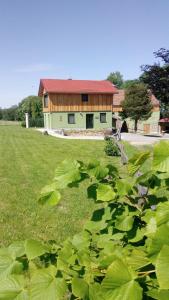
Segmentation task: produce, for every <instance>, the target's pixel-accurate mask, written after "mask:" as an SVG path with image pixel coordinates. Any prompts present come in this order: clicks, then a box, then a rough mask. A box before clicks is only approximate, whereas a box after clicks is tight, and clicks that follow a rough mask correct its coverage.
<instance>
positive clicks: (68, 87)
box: [39, 79, 117, 130]
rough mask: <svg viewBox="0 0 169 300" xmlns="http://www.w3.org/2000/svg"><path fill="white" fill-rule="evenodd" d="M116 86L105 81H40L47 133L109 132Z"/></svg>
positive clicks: (40, 94)
mask: <svg viewBox="0 0 169 300" xmlns="http://www.w3.org/2000/svg"><path fill="white" fill-rule="evenodd" d="M115 93H117V89H116V88H115V86H114V85H113V84H112V83H110V82H109V81H107V80H102V81H95V80H71V79H68V80H62V79H42V80H40V86H39V96H40V97H42V100H43V113H44V124H45V128H47V129H67V130H70V129H73V130H84V129H95V130H104V129H112V103H113V97H114V94H115Z"/></svg>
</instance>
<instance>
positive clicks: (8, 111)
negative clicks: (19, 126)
mask: <svg viewBox="0 0 169 300" xmlns="http://www.w3.org/2000/svg"><path fill="white" fill-rule="evenodd" d="M17 110H18V106H17V105H13V106H11V107H9V108H4V109H2V119H3V120H7V121H16V120H17Z"/></svg>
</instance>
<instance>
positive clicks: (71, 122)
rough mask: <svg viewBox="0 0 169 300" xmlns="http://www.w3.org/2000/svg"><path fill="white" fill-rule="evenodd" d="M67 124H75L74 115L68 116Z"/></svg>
mask: <svg viewBox="0 0 169 300" xmlns="http://www.w3.org/2000/svg"><path fill="white" fill-rule="evenodd" d="M68 123H69V124H75V114H68Z"/></svg>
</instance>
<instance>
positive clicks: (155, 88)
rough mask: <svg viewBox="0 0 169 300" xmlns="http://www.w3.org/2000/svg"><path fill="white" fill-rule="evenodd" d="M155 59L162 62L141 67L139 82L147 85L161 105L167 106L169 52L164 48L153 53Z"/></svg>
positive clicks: (168, 94)
mask: <svg viewBox="0 0 169 300" xmlns="http://www.w3.org/2000/svg"><path fill="white" fill-rule="evenodd" d="M154 55H155V57H156V58H157V59H158V60H159V59H160V60H162V62H163V64H162V65H161V64H160V63H159V61H158V62H157V63H154V64H153V65H144V66H142V71H143V74H142V76H141V80H142V81H143V82H144V83H146V84H147V85H148V87H149V88H150V89H151V91H152V92H153V94H154V95H155V96H156V97H157V99H158V100H160V102H161V103H163V104H166V105H168V104H169V50H166V49H164V48H161V49H159V50H158V51H157V52H154Z"/></svg>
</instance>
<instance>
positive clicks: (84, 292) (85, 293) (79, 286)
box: [72, 278, 89, 300]
mask: <svg viewBox="0 0 169 300" xmlns="http://www.w3.org/2000/svg"><path fill="white" fill-rule="evenodd" d="M72 292H73V295H74V296H76V297H78V298H80V299H83V300H88V297H89V286H88V284H87V283H86V282H85V281H84V280H83V279H82V278H73V279H72Z"/></svg>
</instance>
